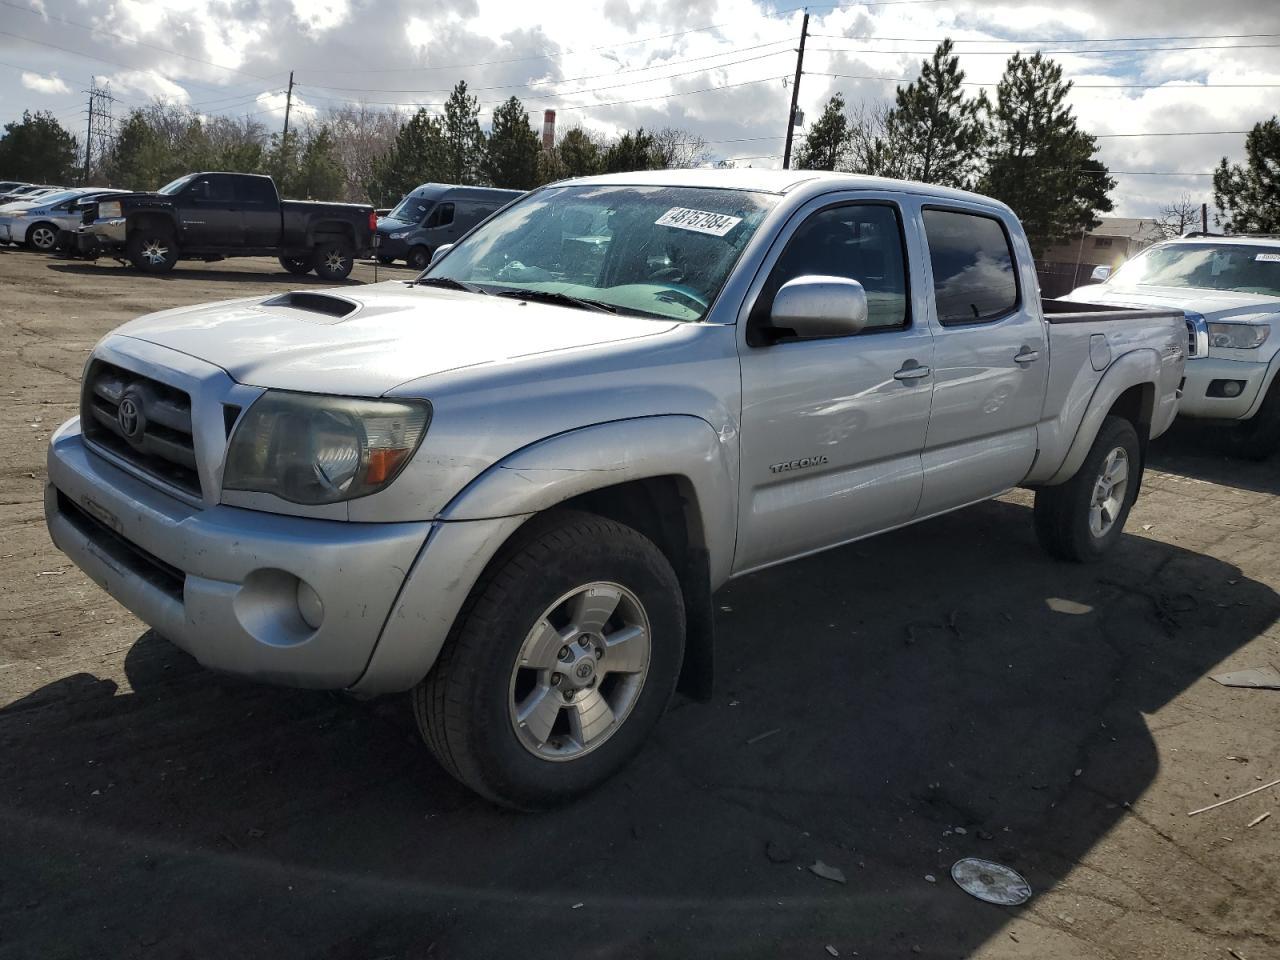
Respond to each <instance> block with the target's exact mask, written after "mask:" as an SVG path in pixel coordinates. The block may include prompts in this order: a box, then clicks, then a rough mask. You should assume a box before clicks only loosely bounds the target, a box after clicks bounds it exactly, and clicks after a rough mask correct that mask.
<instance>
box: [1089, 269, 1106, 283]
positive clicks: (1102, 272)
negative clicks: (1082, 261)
mask: <svg viewBox="0 0 1280 960" xmlns="http://www.w3.org/2000/svg"><path fill="white" fill-rule="evenodd" d="M1110 276H1111V268H1110V267H1094V268H1093V273H1091V274H1089V279H1090V280H1095V281H1097V282H1098V283H1103V282H1105V281H1106V279H1107V278H1108V277H1110Z"/></svg>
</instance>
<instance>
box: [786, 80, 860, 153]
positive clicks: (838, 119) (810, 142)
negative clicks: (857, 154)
mask: <svg viewBox="0 0 1280 960" xmlns="http://www.w3.org/2000/svg"><path fill="white" fill-rule="evenodd" d="M848 152H849V118H848V116H846V114H845V104H844V95H843V94H839V93H837V94H836V95H835V96H833V97H832V98H831V99H830V100H828V101H827V105H826V106H825V107H824V108H823V110H822V115H821V116H820V117H818V119H817V120H815V121H814V122H813V126H811V127H810V128H809V132H808V134H807V135H806V136H805V138H804V143H802V144H801V145H800V149H799V150H797V151H796V157H795V163H794V164H793V166H794V167H795V168H796V169H797V170H840V169H843V166H844V160H845V157H846V155H847V154H848Z"/></svg>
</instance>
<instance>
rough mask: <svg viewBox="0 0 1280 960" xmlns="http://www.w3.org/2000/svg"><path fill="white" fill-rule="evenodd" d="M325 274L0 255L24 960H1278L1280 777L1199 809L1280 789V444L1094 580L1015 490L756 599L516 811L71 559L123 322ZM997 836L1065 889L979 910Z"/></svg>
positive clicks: (5, 852)
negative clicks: (1049, 552) (656, 697)
mask: <svg viewBox="0 0 1280 960" xmlns="http://www.w3.org/2000/svg"><path fill="white" fill-rule="evenodd" d="M389 275H390V276H395V277H403V278H407V277H408V276H409V274H408V272H407V271H405V270H403V269H399V270H396V269H391V270H388V269H386V268H383V269H382V276H383V278H384V279H385V278H386V277H387V276H389ZM372 278H373V268H372V266H368V265H360V266H359V267H358V268H357V270H356V273H355V274H354V279H355V280H356V281H358V282H367V281H369V280H372ZM306 282H307V281H305V280H302V281H300V280H299V279H297V278H294V277H290V276H288V275H286V274H284V273H283V272H282V271H280V270H279V268H278V267H277V265H276V264H275V263H274V261H267V260H241V261H230V262H228V263H224V264H210V265H192V266H189V267H188V266H185V265H184V267H183V268H182V269H179V270H177V271H175V272H174V273H173V274H171V275H169V276H167V277H163V278H153V277H143V276H139V275H138V274H136V273H134V272H132V271H127V270H124V269H121V268H118V267H116V266H114V265H109V264H107V263H103V264H98V265H90V264H79V263H71V262H65V261H58V260H51V259H48V258H44V257H40V256H37V255H34V254H31V253H27V252H24V251H18V250H14V249H0V403H3V405H4V406H5V408H6V410H8V411H9V413H8V415H7V416H6V417H5V418H4V420H3V421H0V440H2V442H3V445H4V449H5V450H6V456H5V458H4V460H3V462H2V463H0V560H2V564H3V566H2V569H3V575H2V577H3V578H2V579H0V756H2V757H3V764H2V766H0V770H2V771H3V772H2V773H0V851H2V860H0V862H3V864H4V869H3V870H2V871H0V957H5V958H9V957H12V958H34V957H39V958H41V960H52V958H58V957H67V958H84V957H90V956H93V957H112V958H130V957H165V958H184V957H191V958H197V957H199V958H203V957H211V956H234V957H239V958H255V957H264V958H268V957H269V958H273V960H288V958H367V960H374V958H425V957H433V958H437V957H483V958H488V957H497V956H510V955H516V954H519V955H520V956H522V957H598V958H614V957H616V958H633V957H648V956H653V957H682V958H683V957H689V958H698V960H705V958H715V957H726V958H727V957H733V958H742V957H754V956H761V957H784V956H785V957H788V958H791V957H814V958H823V957H827V956H833V955H837V954H838V955H839V956H841V957H851V956H855V955H856V956H860V957H876V958H884V957H917V956H924V957H983V958H1015V957H1016V958H1036V960H1041V958H1068V957H1070V958H1075V957H1116V958H1121V957H1122V958H1126V960H1132V958H1171V957H1176V958H1179V960H1188V958H1198V957H1205V958H1220V960H1231V958H1232V957H1233V956H1234V957H1235V958H1237V960H1240V958H1243V960H1262V958H1266V957H1280V890H1277V881H1278V880H1280V788H1273V789H1270V790H1267V791H1263V792H1260V793H1258V794H1255V795H1254V796H1252V797H1249V798H1247V799H1244V800H1240V801H1239V802H1236V803H1232V804H1230V805H1228V806H1224V807H1220V808H1218V809H1216V810H1213V811H1210V812H1208V813H1205V814H1202V815H1200V816H1196V817H1188V816H1187V812H1188V811H1190V810H1193V809H1195V808H1197V807H1202V806H1204V805H1206V804H1209V803H1213V802H1215V801H1216V800H1218V799H1225V798H1227V797H1231V796H1233V795H1235V794H1237V793H1240V792H1243V791H1244V790H1247V789H1249V788H1251V787H1254V786H1260V785H1261V784H1262V783H1264V782H1267V781H1270V780H1274V779H1276V778H1277V777H1280V729H1278V725H1277V723H1276V718H1277V716H1278V715H1280V714H1278V712H1277V707H1280V692H1276V691H1266V690H1239V689H1230V688H1227V687H1223V686H1220V685H1219V684H1217V683H1215V682H1213V681H1212V680H1210V679H1209V677H1208V675H1209V674H1210V673H1213V672H1217V671H1219V670H1223V669H1240V668H1245V667H1252V666H1263V665H1266V664H1269V663H1270V664H1275V665H1277V666H1280V627H1277V616H1278V615H1280V596H1277V593H1276V589H1277V588H1278V587H1280V511H1278V510H1277V506H1278V505H1280V462H1278V461H1276V460H1273V461H1272V462H1270V463H1268V464H1252V463H1241V462H1235V461H1230V460H1226V459H1224V458H1223V457H1221V456H1220V455H1218V454H1216V453H1214V451H1213V448H1212V445H1211V440H1212V436H1211V435H1209V434H1196V433H1190V432H1187V431H1185V430H1179V431H1176V432H1175V435H1174V436H1172V437H1171V438H1168V439H1165V440H1162V441H1160V442H1159V443H1157V444H1156V445H1155V446H1154V448H1153V451H1152V462H1151V464H1150V469H1149V470H1148V473H1147V476H1146V483H1145V487H1144V490H1143V494H1142V497H1141V499H1140V500H1139V502H1138V504H1137V506H1136V508H1135V509H1134V512H1133V515H1132V517H1131V518H1130V523H1129V534H1128V536H1127V537H1126V538H1125V540H1124V542H1123V543H1122V544H1121V546H1120V548H1119V549H1118V550H1117V551H1116V552H1115V553H1114V555H1113V556H1112V557H1110V558H1109V559H1108V561H1107V562H1105V563H1104V564H1101V565H1099V566H1096V567H1089V568H1083V567H1077V566H1070V565H1064V564H1058V563H1055V562H1053V561H1050V560H1049V559H1047V558H1046V557H1045V556H1044V555H1043V554H1042V553H1041V552H1040V551H1039V549H1038V548H1037V546H1036V544H1035V541H1034V537H1033V534H1032V529H1031V518H1030V511H1029V509H1028V507H1029V504H1030V498H1029V496H1028V495H1026V494H1025V493H1023V492H1015V493H1013V494H1011V495H1009V496H1007V497H1004V498H1002V499H1001V500H999V501H995V502H992V503H989V504H986V505H983V506H980V507H976V508H973V509H969V510H967V511H962V512H960V513H957V514H953V515H951V516H948V517H944V518H941V519H938V520H933V521H930V522H928V523H924V524H920V525H917V526H915V527H912V528H910V529H906V530H903V531H899V532H897V533H894V534H891V535H888V536H885V537H881V538H879V539H875V540H871V541H865V542H863V543H860V544H856V545H854V546H851V547H848V548H844V549H841V550H837V551H833V552H830V553H827V554H824V555H822V556H819V557H815V558H812V559H809V560H805V561H801V562H797V563H794V564H791V565H789V566H786V567H783V568H780V569H777V570H773V571H770V572H767V573H764V574H760V575H756V576H752V577H748V578H745V579H743V580H740V581H735V582H734V583H732V584H731V585H729V586H728V587H727V588H726V589H724V590H723V591H722V592H721V593H720V594H719V595H718V596H717V605H718V609H719V614H718V616H719V620H718V630H719V643H720V647H719V650H720V665H721V672H720V676H719V680H718V693H717V696H716V698H715V700H714V702H712V703H710V704H705V705H704V704H695V703H690V702H685V701H678V702H677V703H676V704H675V705H674V707H673V709H672V710H671V711H670V713H669V714H668V716H667V717H666V719H665V720H664V721H663V723H662V725H661V726H660V728H659V731H658V734H657V736H656V737H655V738H654V740H653V741H652V743H651V744H650V745H649V746H648V747H647V748H646V749H645V750H644V752H643V753H642V754H641V756H640V757H639V758H638V760H637V761H636V762H635V763H633V764H632V765H631V766H630V767H629V768H628V769H627V770H626V771H624V772H623V774H622V775H620V776H619V777H617V778H616V779H615V780H613V781H612V782H610V783H609V784H607V785H606V786H605V787H604V788H603V789H601V790H599V791H598V792H597V793H595V794H593V795H592V796H590V797H589V798H587V799H585V800H583V801H581V802H579V803H577V804H575V805H573V806H571V807H569V808H567V809H564V810H561V811H558V812H554V813H550V814H545V815H540V816H520V815H514V814H509V813H505V812H501V811H498V810H495V809H494V808H492V807H490V806H488V805H487V804H485V803H484V802H482V801H479V800H477V799H475V798H474V797H473V796H471V795H470V794H469V793H467V792H466V791H465V790H463V789H462V788H461V787H459V786H457V785H456V784H455V783H453V782H452V781H451V780H450V779H449V778H448V777H447V776H446V775H445V774H444V773H443V772H442V771H441V770H440V769H439V768H438V767H437V766H436V765H435V764H434V763H433V762H432V761H431V760H430V759H429V757H428V756H427V753H426V750H425V748H424V747H423V746H422V745H421V743H420V742H419V740H418V736H417V733H416V731H415V730H414V727H413V723H412V718H411V715H410V711H409V708H408V704H407V702H406V701H405V700H404V699H403V698H384V699H381V700H376V701H371V702H354V701H350V700H348V699H345V698H343V697H341V696H337V695H327V694H317V693H308V692H302V691H294V690H281V689H272V688H268V687H260V686H253V685H250V684H246V683H242V682H239V681H236V680H232V679H229V678H225V677H221V676H218V675H216V674H212V673H209V672H207V671H205V670H203V669H201V668H200V667H198V666H197V665H196V664H195V663H194V662H193V661H192V660H191V659H190V658H189V657H187V656H186V655H185V654H183V653H181V652H179V651H178V650H176V649H174V648H173V647H171V646H169V645H168V644H167V643H166V642H165V641H164V640H163V639H160V638H158V637H156V636H155V635H153V634H152V633H150V632H148V631H147V630H146V629H145V628H144V627H143V625H142V624H140V623H139V622H138V621H137V620H135V619H134V618H133V617H132V616H131V615H129V614H128V613H127V612H125V611H124V610H123V609H122V608H120V607H119V606H117V605H116V604H115V603H114V601H112V600H111V599H109V598H108V597H107V596H106V595H105V594H103V593H102V592H101V591H99V590H98V589H97V588H96V587H94V586H93V585H92V584H91V583H90V582H89V581H88V580H87V579H86V578H85V577H83V576H81V575H80V574H79V573H78V572H77V571H76V570H75V569H74V568H73V567H72V566H71V565H70V563H69V562H68V561H67V560H66V559H65V558H64V557H63V556H62V555H61V554H59V553H57V552H56V551H55V550H54V549H53V547H52V546H51V544H50V543H49V539H48V536H47V534H46V532H45V529H44V524H43V520H42V513H41V510H42V507H41V498H42V491H43V486H44V455H45V447H46V443H47V439H48V436H49V433H50V431H51V430H52V429H53V428H54V427H55V426H56V425H57V424H58V423H60V422H61V421H62V420H64V419H65V418H67V417H69V416H71V415H73V414H74V413H75V410H76V403H77V389H78V381H79V376H80V370H81V367H82V364H83V363H84V360H85V357H86V356H87V354H88V351H89V350H90V348H91V347H92V345H93V343H94V341H95V340H97V338H98V337H100V336H101V335H102V334H104V333H105V332H107V331H108V330H110V329H111V328H112V327H114V326H115V325H117V324H118V323H120V322H122V321H124V320H127V319H130V318H132V317H134V316H136V315H138V314H141V313H145V312H148V311H151V310H156V309H160V308H163V307H168V306H174V305H180V304H189V303H199V302H203V301H209V300H215V299H221V298H232V297H241V296H248V295H253V294H260V293H267V292H270V291H278V290H281V289H287V288H289V287H296V286H299V285H301V284H305V283H306ZM312 282H313V283H315V282H316V281H312ZM770 731H776V732H773V733H771V735H769V736H767V737H764V738H760V735H761V734H765V733H769V732H770ZM1268 811H1275V815H1273V816H1272V817H1270V818H1269V819H1267V820H1264V821H1262V822H1261V823H1258V824H1257V825H1256V826H1252V827H1250V826H1248V824H1249V823H1250V821H1252V820H1254V819H1255V818H1256V817H1258V816H1260V815H1261V814H1264V813H1266V812H1268ZM962 856H979V857H985V858H989V859H992V860H996V861H999V862H1002V863H1007V864H1009V865H1011V866H1013V867H1015V868H1016V869H1018V870H1020V871H1021V872H1022V873H1023V874H1024V875H1025V876H1026V877H1027V879H1028V880H1029V881H1030V883H1031V885H1032V887H1033V888H1034V890H1035V896H1034V897H1033V899H1032V900H1031V901H1030V903H1028V904H1027V905H1026V906H1024V907H1021V908H1017V909H1004V908H999V907H994V906H990V905H988V904H985V903H981V902H979V901H977V900H974V899H972V898H970V897H968V896H967V895H966V894H964V893H963V892H962V891H961V890H959V889H958V888H957V887H956V886H955V885H953V884H952V882H951V880H950V879H949V869H950V866H951V864H952V863H953V862H954V861H955V860H956V859H957V858H959V857H962ZM818 860H821V861H822V862H824V863H825V864H829V865H831V866H833V867H837V868H838V869H839V870H841V871H842V872H843V875H844V877H845V878H846V882H844V883H838V882H835V881H832V880H827V879H822V878H820V877H819V876H817V875H815V874H814V873H812V872H811V871H810V870H809V869H808V868H809V866H810V865H811V864H814V863H815V861H818ZM832 951H835V953H834V954H833V953H832Z"/></svg>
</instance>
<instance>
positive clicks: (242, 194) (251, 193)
mask: <svg viewBox="0 0 1280 960" xmlns="http://www.w3.org/2000/svg"><path fill="white" fill-rule="evenodd" d="M235 183H236V199H237V200H239V201H240V202H241V203H257V204H263V205H265V206H270V205H271V204H273V203H275V200H276V192H275V191H274V190H272V189H271V183H270V182H269V181H268V180H266V179H265V178H263V177H242V178H240V179H238V180H236V182H235Z"/></svg>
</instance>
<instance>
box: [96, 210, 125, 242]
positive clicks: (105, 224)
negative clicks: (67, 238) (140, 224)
mask: <svg viewBox="0 0 1280 960" xmlns="http://www.w3.org/2000/svg"><path fill="white" fill-rule="evenodd" d="M89 232H91V233H92V234H93V236H94V237H96V238H97V241H98V245H99V246H103V247H123V246H124V242H125V239H126V237H125V233H126V227H125V218H124V217H114V218H112V219H110V220H95V221H93V223H92V224H90V225H89Z"/></svg>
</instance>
